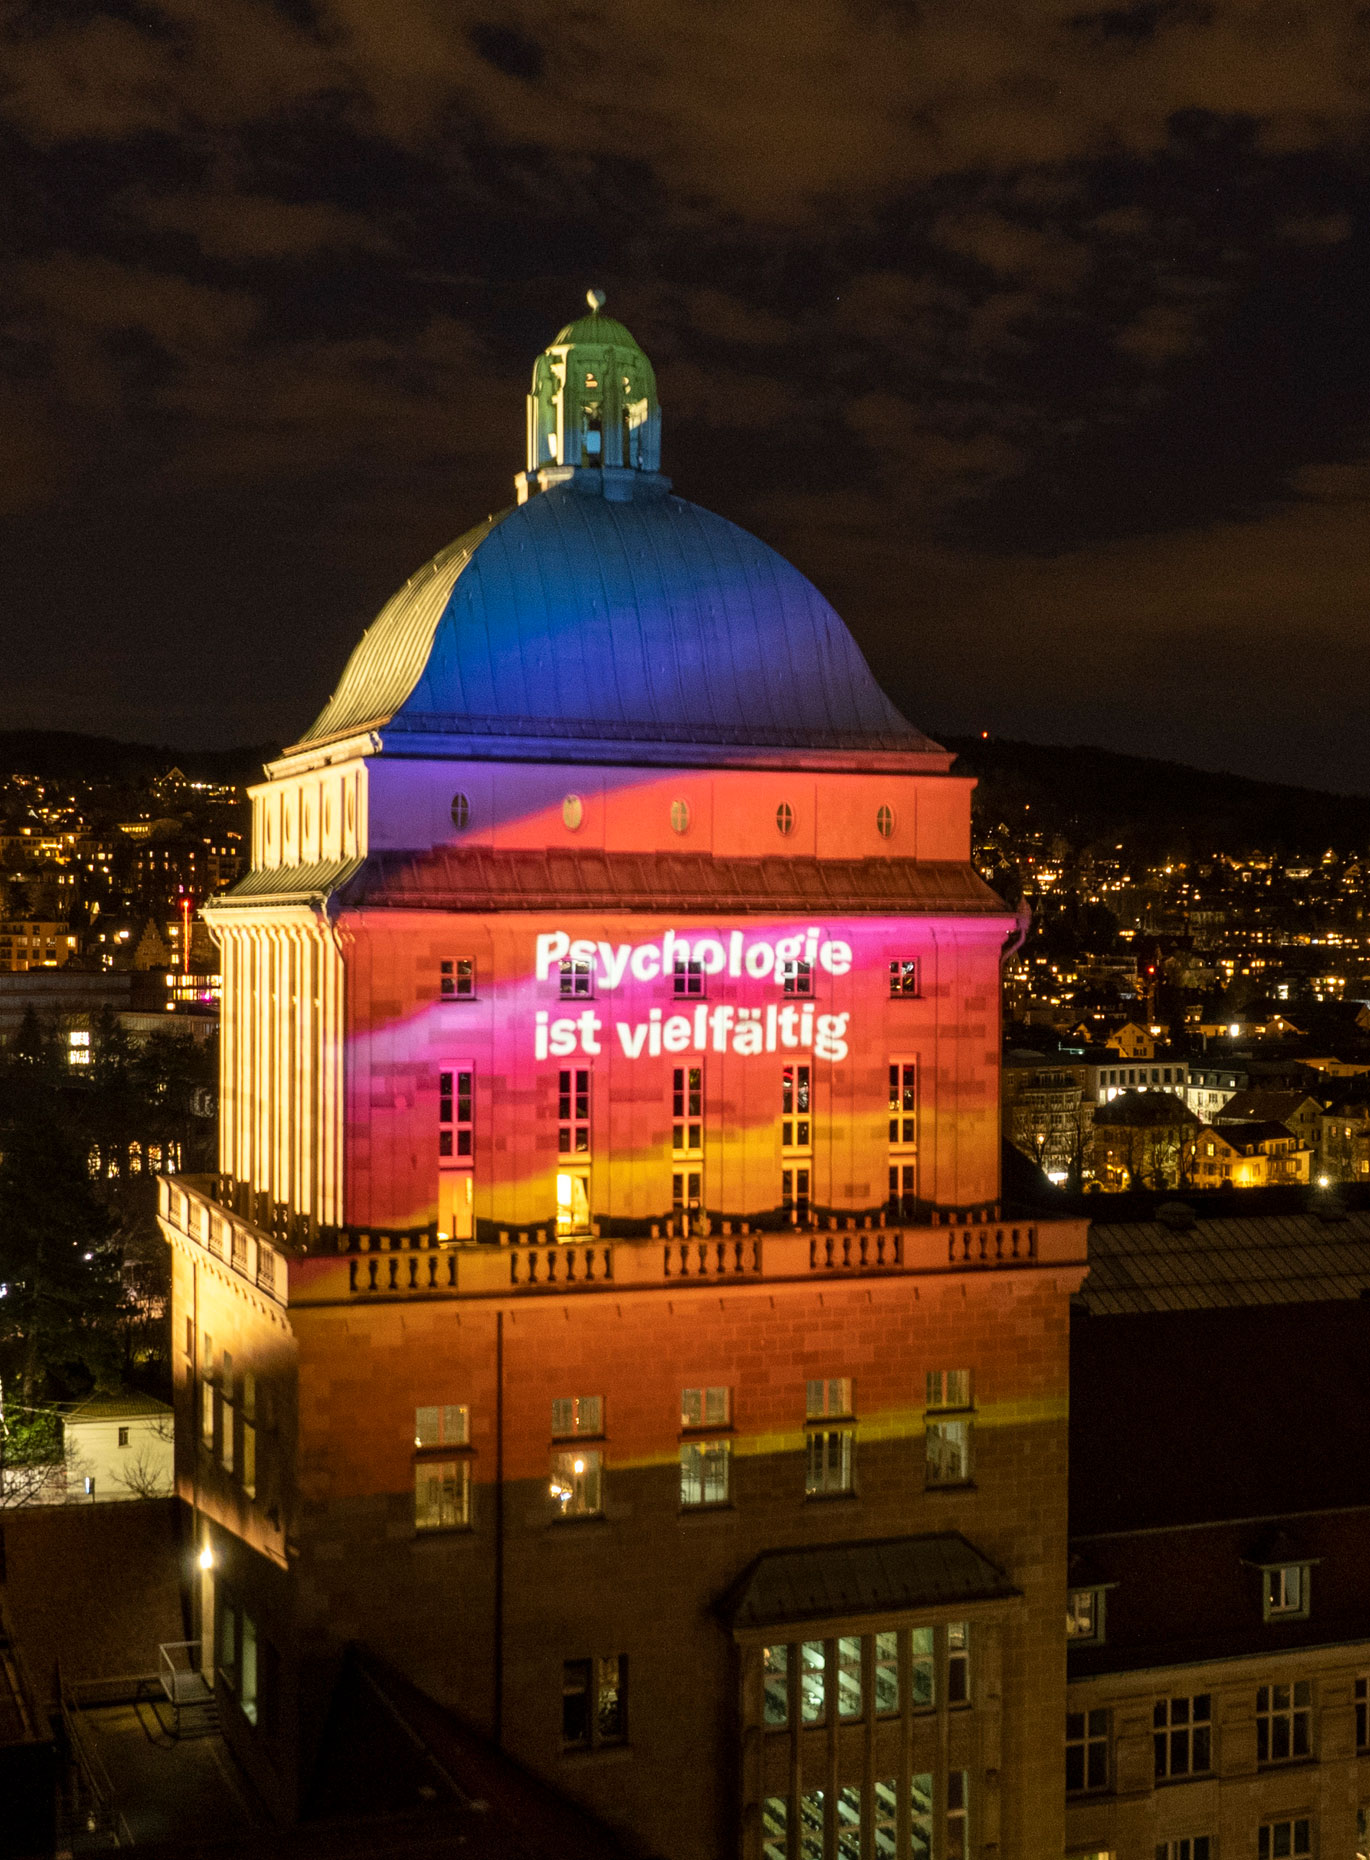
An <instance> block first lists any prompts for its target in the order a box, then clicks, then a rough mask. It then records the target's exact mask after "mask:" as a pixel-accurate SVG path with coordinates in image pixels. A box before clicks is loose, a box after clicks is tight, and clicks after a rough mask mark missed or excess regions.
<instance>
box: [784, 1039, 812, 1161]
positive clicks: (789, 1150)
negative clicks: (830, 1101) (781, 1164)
mask: <svg viewBox="0 0 1370 1860" xmlns="http://www.w3.org/2000/svg"><path fill="white" fill-rule="evenodd" d="M780 1149H781V1153H782V1155H785V1156H811V1155H812V1154H813V1067H812V1065H810V1064H807V1063H801V1062H800V1061H798V1060H794V1061H788V1062H787V1063H786V1064H785V1065H783V1066H782V1067H781V1068H780Z"/></svg>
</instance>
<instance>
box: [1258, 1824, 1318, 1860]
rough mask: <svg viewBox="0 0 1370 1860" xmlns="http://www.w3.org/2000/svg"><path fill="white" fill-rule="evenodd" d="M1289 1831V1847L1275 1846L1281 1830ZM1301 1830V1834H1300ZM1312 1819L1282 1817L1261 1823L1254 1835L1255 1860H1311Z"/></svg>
mask: <svg viewBox="0 0 1370 1860" xmlns="http://www.w3.org/2000/svg"><path fill="white" fill-rule="evenodd" d="M1285 1828H1287V1829H1288V1830H1289V1845H1288V1846H1287V1847H1285V1848H1283V1849H1281V1848H1279V1847H1277V1846H1276V1845H1275V1841H1276V1838H1277V1836H1278V1835H1279V1833H1280V1831H1281V1829H1285ZM1300 1830H1302V1832H1300ZM1312 1853H1313V1817H1312V1816H1311V1815H1284V1816H1281V1817H1280V1819H1279V1820H1278V1821H1262V1822H1261V1824H1260V1827H1259V1828H1258V1830H1257V1833H1256V1854H1257V1860H1286V1857H1287V1860H1312Z"/></svg>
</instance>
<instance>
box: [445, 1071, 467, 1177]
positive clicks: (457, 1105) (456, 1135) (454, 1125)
mask: <svg viewBox="0 0 1370 1860" xmlns="http://www.w3.org/2000/svg"><path fill="white" fill-rule="evenodd" d="M474 1076H475V1075H474V1074H473V1073H472V1071H471V1070H470V1068H469V1067H464V1068H462V1069H461V1070H460V1071H458V1070H453V1071H451V1072H439V1074H438V1159H439V1161H441V1162H456V1161H458V1160H465V1161H469V1160H470V1157H471V1155H472V1131H473V1128H474V1124H473V1116H472V1112H473V1102H472V1100H473V1091H472V1081H473V1079H474Z"/></svg>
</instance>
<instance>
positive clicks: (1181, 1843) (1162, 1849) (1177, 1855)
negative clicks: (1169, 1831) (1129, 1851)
mask: <svg viewBox="0 0 1370 1860" xmlns="http://www.w3.org/2000/svg"><path fill="white" fill-rule="evenodd" d="M1210 1853H1211V1843H1210V1840H1209V1837H1208V1835H1206V1834H1185V1835H1182V1836H1181V1838H1180V1839H1179V1840H1177V1841H1157V1843H1156V1860H1209V1856H1210Z"/></svg>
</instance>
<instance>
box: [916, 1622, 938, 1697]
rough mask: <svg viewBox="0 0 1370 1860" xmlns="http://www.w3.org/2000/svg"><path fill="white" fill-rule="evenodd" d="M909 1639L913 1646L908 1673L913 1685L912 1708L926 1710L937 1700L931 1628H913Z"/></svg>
mask: <svg viewBox="0 0 1370 1860" xmlns="http://www.w3.org/2000/svg"><path fill="white" fill-rule="evenodd" d="M911 1639H912V1642H913V1646H912V1662H911V1665H910V1668H909V1674H910V1680H911V1683H912V1686H913V1709H914V1710H915V1711H926V1710H928V1709H929V1707H931V1706H932V1705H934V1704H936V1702H937V1684H936V1671H937V1669H936V1665H935V1663H934V1659H933V1647H934V1641H933V1631H932V1629H931V1628H914V1629H913V1631H912V1635H911Z"/></svg>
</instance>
